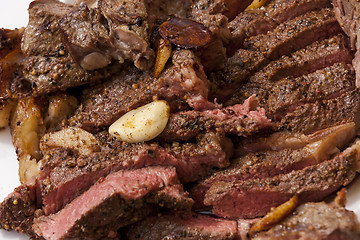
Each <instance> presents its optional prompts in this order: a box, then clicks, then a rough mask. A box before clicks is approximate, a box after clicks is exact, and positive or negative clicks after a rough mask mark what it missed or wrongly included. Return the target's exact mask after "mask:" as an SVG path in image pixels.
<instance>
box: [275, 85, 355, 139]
mask: <svg viewBox="0 0 360 240" xmlns="http://www.w3.org/2000/svg"><path fill="white" fill-rule="evenodd" d="M359 101H360V92H359V91H358V90H357V89H355V90H353V91H351V92H347V93H344V94H342V95H341V96H339V97H337V98H334V99H330V100H319V101H316V102H314V103H308V104H304V105H301V106H299V107H297V108H296V109H295V110H294V111H293V112H291V113H288V114H287V115H285V117H283V118H282V120H281V122H280V125H279V129H287V130H290V131H293V132H300V133H304V134H310V133H313V132H315V131H318V130H321V129H325V128H328V127H331V126H334V125H340V124H344V123H349V122H354V123H355V124H356V128H357V129H358V128H359V123H360V122H359V117H360V102H359Z"/></svg>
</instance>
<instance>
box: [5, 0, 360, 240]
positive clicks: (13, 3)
mask: <svg viewBox="0 0 360 240" xmlns="http://www.w3.org/2000/svg"><path fill="white" fill-rule="evenodd" d="M30 2H31V1H30V0H2V1H1V7H0V27H2V28H10V29H12V28H19V27H22V26H26V25H27V22H28V15H27V8H28V5H29V3H30ZM17 169H18V165H17V160H16V155H15V150H14V148H13V146H12V144H11V139H10V133H9V130H8V129H2V130H0V201H2V200H3V199H4V198H5V197H6V196H7V195H8V194H9V193H10V192H11V191H12V190H13V189H14V188H15V187H16V186H18V185H19V180H18V176H17ZM347 207H348V208H349V209H351V210H353V211H355V212H356V214H357V215H358V216H360V178H358V179H357V181H356V182H354V183H353V184H351V186H350V187H349V191H348V204H347ZM0 239H17V240H23V239H28V238H27V237H24V236H22V235H19V234H17V233H11V232H5V231H4V230H0Z"/></svg>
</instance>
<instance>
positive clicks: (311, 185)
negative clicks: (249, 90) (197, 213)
mask: <svg viewBox="0 0 360 240" xmlns="http://www.w3.org/2000/svg"><path fill="white" fill-rule="evenodd" d="M356 155H357V151H356V150H353V149H349V150H348V151H347V150H345V151H344V152H342V153H340V154H339V155H337V156H336V157H334V158H333V159H332V160H329V161H325V162H323V163H320V164H317V165H314V166H310V167H306V168H304V169H301V170H298V171H292V172H290V173H288V174H282V175H277V176H275V177H270V178H261V179H250V180H244V181H242V180H235V181H231V182H222V181H219V182H216V183H215V184H213V185H212V186H211V188H210V189H209V191H208V192H207V193H206V197H205V200H204V203H205V205H208V206H213V210H212V211H213V213H214V214H216V215H218V216H221V217H227V218H255V217H259V216H263V215H264V214H266V213H267V212H268V211H269V210H270V208H271V207H274V206H278V205H280V204H281V203H283V202H285V201H287V200H288V199H290V198H291V197H292V196H293V195H295V194H298V195H299V199H300V202H307V201H319V200H322V199H323V198H324V197H326V196H327V195H329V194H330V193H332V192H334V191H336V190H337V189H338V188H340V187H341V186H346V185H347V184H349V183H350V182H351V181H352V180H353V179H354V177H355V176H356V172H355V169H354V164H355V160H356Z"/></svg>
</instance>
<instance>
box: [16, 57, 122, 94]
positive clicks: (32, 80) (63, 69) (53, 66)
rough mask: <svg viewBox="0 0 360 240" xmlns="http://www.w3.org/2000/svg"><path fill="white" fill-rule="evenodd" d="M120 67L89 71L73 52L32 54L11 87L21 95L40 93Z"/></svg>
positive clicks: (93, 79)
mask: <svg viewBox="0 0 360 240" xmlns="http://www.w3.org/2000/svg"><path fill="white" fill-rule="evenodd" d="M115 68H119V66H115ZM116 71H118V70H117V69H113V70H111V69H99V70H96V71H91V72H88V71H85V70H84V69H83V68H82V67H80V66H79V65H78V64H76V63H75V62H74V61H73V59H72V58H71V57H70V56H63V57H43V56H31V57H28V58H26V60H25V61H24V62H23V65H22V73H21V75H18V76H17V77H16V78H15V79H14V80H13V82H12V85H11V91H12V93H13V95H14V96H16V97H18V98H21V97H24V96H30V95H32V96H38V95H43V94H46V93H50V92H55V91H58V90H65V89H67V88H69V87H76V86H80V85H84V84H86V83H89V82H96V81H100V80H102V79H105V78H107V77H109V76H110V73H113V72H116Z"/></svg>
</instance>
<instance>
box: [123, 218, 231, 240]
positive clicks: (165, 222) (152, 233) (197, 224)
mask: <svg viewBox="0 0 360 240" xmlns="http://www.w3.org/2000/svg"><path fill="white" fill-rule="evenodd" d="M123 233H124V235H125V237H126V239H128V240H134V239H143V240H150V239H209V240H225V239H235V236H236V235H237V223H236V221H232V220H226V219H220V218H214V217H210V216H207V215H201V214H196V213H190V214H188V215H185V216H176V213H174V212H170V213H164V214H161V215H160V216H152V217H148V218H146V219H144V220H143V221H141V222H138V223H135V224H134V225H131V226H129V227H127V228H126V229H125V230H124V231H123Z"/></svg>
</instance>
